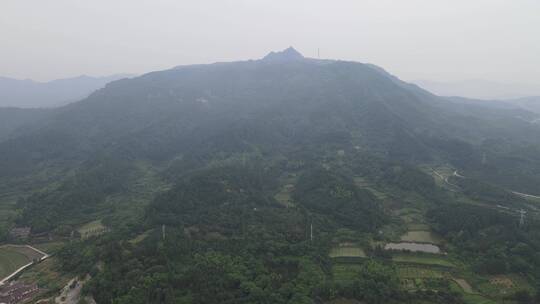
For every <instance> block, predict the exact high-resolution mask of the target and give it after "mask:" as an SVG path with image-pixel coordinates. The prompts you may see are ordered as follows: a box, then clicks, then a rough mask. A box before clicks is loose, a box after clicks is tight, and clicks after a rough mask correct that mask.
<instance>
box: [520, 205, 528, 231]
mask: <svg viewBox="0 0 540 304" xmlns="http://www.w3.org/2000/svg"><path fill="white" fill-rule="evenodd" d="M526 213H527V211H525V210H523V209H521V210H519V227H521V226H523V224H525V214H526Z"/></svg>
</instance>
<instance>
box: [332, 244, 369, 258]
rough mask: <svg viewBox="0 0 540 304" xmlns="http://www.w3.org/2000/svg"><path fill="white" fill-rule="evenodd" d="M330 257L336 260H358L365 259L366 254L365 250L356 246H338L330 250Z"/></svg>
mask: <svg viewBox="0 0 540 304" xmlns="http://www.w3.org/2000/svg"><path fill="white" fill-rule="evenodd" d="M330 257H331V258H336V257H357V258H365V257H366V253H365V252H364V249H362V248H360V247H356V246H338V247H334V248H332V250H330Z"/></svg>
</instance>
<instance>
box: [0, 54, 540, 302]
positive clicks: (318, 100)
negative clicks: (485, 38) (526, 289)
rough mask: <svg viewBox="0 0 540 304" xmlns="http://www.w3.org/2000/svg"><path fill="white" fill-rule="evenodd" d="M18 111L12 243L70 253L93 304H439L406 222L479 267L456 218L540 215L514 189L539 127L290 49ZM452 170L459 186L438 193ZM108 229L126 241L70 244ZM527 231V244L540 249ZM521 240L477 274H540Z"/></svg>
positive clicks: (531, 159) (538, 171)
mask: <svg viewBox="0 0 540 304" xmlns="http://www.w3.org/2000/svg"><path fill="white" fill-rule="evenodd" d="M6 111H8V110H6ZM9 111H15V112H14V113H17V115H19V116H14V115H13V116H12V117H13V119H14V121H15V122H11V123H5V124H0V155H1V157H0V168H2V170H0V185H1V186H2V187H1V188H0V191H1V192H0V194H1V195H0V199H1V200H5V201H10V202H12V201H16V204H15V206H16V208H17V213H16V214H15V215H14V216H13V217H12V218H10V219H9V221H7V223H6V224H5V226H6V227H5V229H4V230H6V231H7V229H8V228H10V227H12V226H14V225H16V226H24V227H26V226H28V227H31V228H32V230H33V233H34V234H35V235H41V236H42V235H49V236H50V237H51V236H55V237H58V238H61V239H63V240H70V242H69V245H68V246H66V247H65V248H64V249H63V250H62V251H60V252H59V254H58V258H59V259H60V261H61V264H62V271H64V272H69V273H77V274H86V273H89V274H91V276H92V279H91V280H90V282H89V283H88V285H87V287H86V289H85V292H87V293H90V294H92V295H93V296H94V297H95V298H96V300H97V301H98V303H314V302H317V303H323V302H325V301H330V300H332V299H335V298H336V297H345V298H354V299H356V300H358V301H363V302H367V303H388V302H392V301H398V302H399V301H409V302H411V303H412V302H415V303H416V302H418V301H422V303H437V302H445V303H461V302H462V299H461V298H460V297H459V296H458V295H456V294H455V293H454V292H453V291H452V290H451V288H449V287H448V286H447V285H445V284H447V283H444V282H442V281H434V282H431V284H434V286H438V287H437V288H436V289H437V290H438V292H436V293H430V292H424V291H422V290H420V291H418V292H416V293H409V292H406V291H404V289H403V288H401V287H400V285H399V282H398V280H397V279H396V277H397V274H396V269H395V267H394V266H393V264H392V263H391V262H390V261H389V260H388V256H387V254H385V253H384V252H382V249H381V246H380V244H381V242H386V241H389V240H392V239H393V238H395V234H397V233H400V232H404V231H403V229H405V223H404V222H403V221H404V220H403V219H402V218H401V217H400V215H399V212H401V211H403V210H406V209H407V208H408V209H410V208H412V207H411V206H414V208H419V210H421V211H422V212H424V213H426V219H425V220H422V222H421V225H423V226H422V227H425V226H426V225H428V224H429V225H432V226H433V227H434V230H436V231H438V232H439V233H440V234H441V235H444V236H445V237H446V238H447V239H448V240H449V241H448V242H449V243H450V245H449V246H448V247H449V248H450V250H453V248H464V249H462V250H463V252H467V254H469V253H470V252H472V251H474V250H481V249H483V248H476V247H472V245H470V244H476V243H475V242H476V241H477V239H478V238H480V237H481V235H480V234H475V233H474V231H472V230H474V229H475V228H474V227H476V226H475V224H474V215H473V216H472V219H471V218H469V217H467V218H463V221H464V223H461V222H459V221H450V220H448V219H445V218H444V213H445V212H446V210H447V209H452V208H455V206H461V205H456V203H457V202H459V204H465V203H469V204H472V205H474V206H475V208H472V207H471V209H470V210H471V211H470V212H471V213H475V212H478V213H481V211H478V210H481V209H482V208H489V210H490V212H492V213H487V214H486V215H485V216H484V217H482V222H481V223H477V224H478V226H479V227H480V226H481V229H486V231H487V230H489V229H495V228H493V227H492V226H494V225H498V224H499V223H498V222H497V221H498V218H499V217H503V218H504V221H502V223H500V224H501V225H504V226H505V227H510V228H508V229H516V230H519V229H520V227H515V222H516V221H515V218H514V217H513V216H514V215H508V214H499V212H497V211H493V209H494V208H495V209H496V208H498V207H497V204H501V203H502V204H505V205H504V206H503V207H504V208H507V209H504V210H512V209H511V208H517V207H519V208H531V209H530V210H531V211H533V210H534V209H533V207H529V206H530V204H529V202H528V201H526V200H525V199H522V198H518V197H517V196H515V195H514V194H512V192H511V191H519V192H524V193H528V194H537V195H538V194H540V188H538V185H539V184H540V158H539V157H540V124H538V123H537V120H538V119H539V117H540V115H539V114H537V113H533V112H529V111H526V110H524V109H514V108H510V109H509V108H506V107H496V106H489V105H484V104H481V103H475V102H470V103H468V102H466V101H464V100H460V99H449V98H442V97H437V96H435V95H433V94H431V93H429V92H427V91H424V90H423V89H421V88H419V87H417V86H415V85H412V84H408V83H405V82H403V81H401V80H399V79H398V78H397V77H395V76H392V75H391V74H389V73H387V72H386V71H384V70H383V69H382V68H379V67H377V66H374V65H370V64H362V63H357V62H348V61H338V60H318V59H311V58H305V57H303V56H302V55H301V54H300V53H298V52H297V51H296V50H294V49H292V48H289V49H287V50H285V51H282V52H272V53H270V54H269V55H267V56H266V57H264V58H262V59H260V60H250V61H241V62H228V63H214V64H207V65H190V66H179V67H175V68H173V69H170V70H166V71H159V72H152V73H148V74H145V75H142V76H140V77H135V78H131V79H122V80H118V81H114V82H111V83H109V84H107V85H106V86H105V87H104V88H102V89H99V90H97V91H95V92H94V93H92V94H91V95H90V96H88V97H87V98H85V99H83V100H81V101H79V102H75V103H72V104H69V105H66V106H63V107H59V108H56V109H51V110H48V111H46V112H44V113H42V112H30V110H12V109H11V110H9ZM19 111H22V112H21V113H20V114H19ZM0 115H2V111H0ZM17 117H20V119H19V118H17ZM2 134H4V136H3V140H2ZM439 166H446V167H447V168H452V169H453V170H455V172H454V176H453V177H446V179H445V178H442V179H441V180H440V181H439V182H437V183H436V182H435V180H434V178H433V176H435V175H432V173H433V172H435V169H432V168H435V167H439ZM426 168H428V169H426ZM458 172H459V173H458ZM435 173H436V172H435ZM437 174H438V173H437ZM377 189H379V190H380V189H384V191H385V192H381V191H379V190H377ZM493 189H495V190H493ZM479 206H480V207H479ZM478 208H480V209H478ZM400 210H401V211H400ZM428 210H429V212H427V211H428ZM463 210H469V209H463ZM398 211H399V212H398ZM455 213H456V214H457V216H460V215H459V214H460V212H458V211H456V212H455ZM507 213H510V211H508V212H507ZM96 219H99V220H100V221H102V222H103V224H104V225H106V226H107V227H108V229H110V233H107V234H106V235H103V236H101V237H95V238H88V239H86V238H84V239H82V240H81V241H77V242H73V236H74V231H75V230H76V228H77V227H80V225H82V224H84V223H87V222H91V221H93V220H96ZM429 221H432V222H429ZM460 225H465V226H464V227H466V228H467V229H468V230H471V231H470V233H469V232H468V234H467V235H461V232H460V227H461V226H460ZM527 227H529V226H527ZM530 227H531V231H528V232H526V233H525V232H524V233H523V235H521V243H523V244H525V246H527V248H529V249H531V250H534V249H536V250H538V249H540V248H538V247H537V246H538V241H537V236H538V234H537V230H535V229H536V226H533V225H531V226H530ZM390 230H391V231H393V232H388V231H390ZM489 231H491V230H489ZM489 231H488V232H489ZM486 233H487V232H486ZM4 234H5V231H4ZM489 235H490V237H491V236H492V235H493V237H495V236H496V234H495V233H492V234H489ZM6 237H7V236H6ZM506 237H507V236H506V235H505V238H506ZM490 240H491V239H490ZM351 242H353V243H361V244H363V246H364V247H365V249H366V251H367V252H368V254H369V256H370V257H373V258H374V260H373V261H369V262H367V263H364V264H362V266H361V268H360V272H359V274H358V275H357V276H356V275H355V277H354V278H353V279H351V280H350V281H347V280H345V281H347V282H349V283H344V281H343V280H342V281H340V280H339V279H338V278H337V277H335V271H334V270H335V269H334V268H333V267H334V266H335V265H334V264H333V263H334V262H333V260H332V259H330V257H329V251H330V248H331V247H332V246H336V244H341V243H344V244H349V243H351ZM521 243H520V244H521ZM520 244H517V243H513V242H507V243H505V244H504V245H501V247H500V252H498V253H497V254H494V256H493V257H492V260H490V261H487V262H486V261H484V260H481V259H480V260H479V259H476V260H474V261H473V262H471V263H474V265H475V267H478V269H484V268H485V267H486V266H485V265H487V264H489V263H488V262H491V261H499V260H500V259H502V258H503V257H504V256H507V255H510V256H512V257H515V259H516V261H517V262H515V263H513V264H511V265H508V267H506V268H505V270H508V269H513V270H515V269H527V270H528V271H536V270H538V269H540V268H539V267H538V265H539V263H537V262H538V260H537V258H538V257H537V256H536V255H534V253H531V250H528V251H526V252H525V251H524V252H525V253H516V252H514V251H512V250H514V247H515V246H518V245H520ZM520 246H521V245H520ZM521 247H523V246H521ZM460 250H461V249H460ZM510 252H511V254H510ZM456 254H457V255H459V252H458V253H456ZM472 260H473V259H471V261H472ZM521 262H522V263H521ZM519 263H521V264H519ZM518 264H519V265H518ZM525 264H526V265H525ZM524 265H525V266H524ZM520 267H522V268H520ZM501 271H503V270H501ZM537 279H540V278H538V275H531V276H530V280H532V281H534V280H537ZM445 282H446V281H445ZM437 284H439V285H437Z"/></svg>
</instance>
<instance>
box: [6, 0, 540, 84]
mask: <svg viewBox="0 0 540 304" xmlns="http://www.w3.org/2000/svg"><path fill="white" fill-rule="evenodd" d="M290 45H292V46H294V47H295V48H297V49H298V50H299V51H300V52H302V53H303V54H304V55H305V56H310V57H316V56H317V48H320V50H321V57H322V58H334V59H346V60H355V61H360V62H370V63H374V64H377V65H380V66H382V67H384V68H385V69H387V70H388V71H390V72H391V73H393V74H396V75H397V76H399V77H400V78H402V79H405V80H413V79H431V80H437V81H455V80H461V79H485V80H491V81H500V82H524V83H535V84H540V0H324V1H323V0H212V1H210V0H193V1H184V0H46V1H45V0H0V75H1V76H8V77H15V78H32V79H37V80H50V79H55V78H62V77H70V76H75V75H80V74H89V75H106V74H113V73H143V72H148V71H152V70H159V69H166V68H169V67H172V66H175V65H180V64H190V63H209V62H214V61H230V60H239V59H249V58H259V57H262V56H264V55H265V54H266V53H268V52H269V51H271V50H280V49H283V48H286V47H288V46H290Z"/></svg>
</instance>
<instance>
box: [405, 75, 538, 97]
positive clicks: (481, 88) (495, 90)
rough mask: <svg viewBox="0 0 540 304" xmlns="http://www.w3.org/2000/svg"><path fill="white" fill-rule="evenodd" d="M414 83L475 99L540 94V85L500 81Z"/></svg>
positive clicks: (451, 94) (436, 91)
mask: <svg viewBox="0 0 540 304" xmlns="http://www.w3.org/2000/svg"><path fill="white" fill-rule="evenodd" d="M412 82H413V83H415V84H417V85H419V86H420V87H422V88H424V89H426V90H428V91H430V92H432V93H434V94H437V95H439V96H460V97H467V98H473V99H486V100H503V99H517V98H524V97H530V96H540V85H534V84H521V83H498V82H493V81H486V80H463V81H457V82H437V81H430V80H414V81H412Z"/></svg>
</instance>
